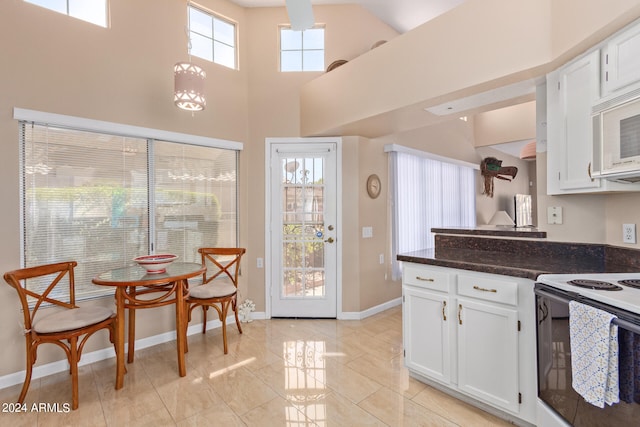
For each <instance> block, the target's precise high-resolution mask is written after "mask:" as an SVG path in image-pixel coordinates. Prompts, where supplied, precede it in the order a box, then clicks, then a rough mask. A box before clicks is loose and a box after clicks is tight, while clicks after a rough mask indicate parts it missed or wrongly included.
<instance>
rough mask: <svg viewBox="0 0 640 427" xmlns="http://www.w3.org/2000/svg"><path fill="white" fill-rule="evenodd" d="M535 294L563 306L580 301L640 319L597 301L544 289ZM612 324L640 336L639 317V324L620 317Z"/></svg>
mask: <svg viewBox="0 0 640 427" xmlns="http://www.w3.org/2000/svg"><path fill="white" fill-rule="evenodd" d="M534 293H535V294H536V295H539V296H541V297H545V298H549V299H550V300H552V301H556V302H559V303H561V304H566V305H569V301H578V302H579V303H581V304H586V305H590V306H592V307H595V308H599V309H600V310H603V311H606V312H608V313H611V314H614V315H616V316H618V315H627V316H635V317H638V316H637V315H635V314H634V313H628V312H627V313H623V311H624V310H622V309H619V310H611V309H607V308H606V307H605V306H604V304H600V303H598V302H597V301H593V300H588V301H586V300H585V299H578V298H571V297H569V296H564V297H563V296H561V295H557V294H554V293H552V292H549V291H545V290H544V289H535V290H534ZM611 323H612V324H614V325H618V326H620V327H621V328H622V329H626V330H627V331H631V332H633V333H636V334H640V317H638V322H637V323H634V322H630V321H628V320H625V319H622V318H620V317H614V318H613V319H612V320H611Z"/></svg>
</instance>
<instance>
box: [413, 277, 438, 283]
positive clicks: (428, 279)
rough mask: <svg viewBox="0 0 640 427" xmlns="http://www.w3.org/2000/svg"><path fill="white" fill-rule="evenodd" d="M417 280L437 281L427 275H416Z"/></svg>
mask: <svg viewBox="0 0 640 427" xmlns="http://www.w3.org/2000/svg"><path fill="white" fill-rule="evenodd" d="M416 279H417V280H422V281H423V282H435V280H433V279H430V278H425V277H420V276H416Z"/></svg>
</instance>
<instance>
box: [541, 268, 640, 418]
mask: <svg viewBox="0 0 640 427" xmlns="http://www.w3.org/2000/svg"><path fill="white" fill-rule="evenodd" d="M627 281H628V282H627ZM576 283H577V284H576ZM534 292H535V294H536V311H537V313H536V320H537V322H536V335H537V352H538V366H537V368H538V405H537V406H538V411H537V416H538V420H537V425H539V426H545V427H551V426H553V427H567V426H576V427H587V426H589V427H593V426H601V427H610V426H614V425H616V426H617V425H620V426H622V425H636V424H637V423H638V420H640V387H639V390H638V393H637V397H629V396H633V393H632V394H629V393H628V389H627V388H625V387H623V386H622V380H621V382H620V399H621V401H620V403H616V404H613V405H611V406H609V405H605V407H604V408H598V407H596V406H593V405H591V404H589V403H586V402H585V401H584V399H583V398H582V396H580V395H579V394H578V393H577V392H575V391H574V390H573V387H572V385H571V383H572V372H571V371H572V365H571V340H570V336H569V335H570V334H569V309H568V307H569V302H570V301H572V300H574V301H578V302H580V303H582V304H587V305H591V306H593V307H596V308H599V309H600V310H604V311H606V312H609V313H612V314H614V315H615V316H616V318H615V319H614V320H613V323H614V324H616V325H618V333H619V335H618V336H619V338H620V340H622V337H623V336H625V338H624V339H625V341H624V343H623V341H619V346H620V354H621V355H622V353H623V348H624V347H625V346H626V348H631V346H637V347H638V355H639V357H638V360H637V361H635V359H634V360H632V362H633V363H636V362H637V363H638V366H640V273H598V274H543V275H540V276H539V277H538V279H537V281H536V285H535V290H534ZM636 336H637V341H632V342H636V344H629V340H628V339H629V337H632V338H633V339H634V340H635V339H636ZM625 354H627V355H628V354H629V352H626V353H625ZM620 357H621V358H620V366H621V369H622V366H623V365H624V364H625V363H627V364H626V365H625V366H627V367H628V366H629V364H628V363H629V362H628V360H626V359H625V363H623V361H622V360H623V359H622V356H620ZM625 357H629V356H625ZM632 373H633V372H632ZM625 374H627V375H628V374H629V371H625ZM635 376H636V378H637V381H638V384H640V370H639V371H638V372H637V373H636V374H635ZM620 377H621V378H622V377H623V372H622V370H621V371H620ZM623 388H624V389H625V391H624V392H623ZM623 396H627V397H625V398H623Z"/></svg>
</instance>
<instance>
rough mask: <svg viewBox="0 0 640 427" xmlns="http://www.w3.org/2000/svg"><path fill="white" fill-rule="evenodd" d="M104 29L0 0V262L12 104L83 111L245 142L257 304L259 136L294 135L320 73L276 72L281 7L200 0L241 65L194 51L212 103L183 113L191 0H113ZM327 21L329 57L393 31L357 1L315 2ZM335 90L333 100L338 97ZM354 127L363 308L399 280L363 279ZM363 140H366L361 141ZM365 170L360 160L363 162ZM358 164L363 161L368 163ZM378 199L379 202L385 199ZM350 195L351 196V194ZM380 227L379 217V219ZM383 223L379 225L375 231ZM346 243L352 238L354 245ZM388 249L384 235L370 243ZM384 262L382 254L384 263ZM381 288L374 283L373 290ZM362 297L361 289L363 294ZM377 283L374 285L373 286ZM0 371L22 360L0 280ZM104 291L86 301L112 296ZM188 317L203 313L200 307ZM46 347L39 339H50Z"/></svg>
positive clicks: (354, 261)
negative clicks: (230, 40) (178, 83)
mask: <svg viewBox="0 0 640 427" xmlns="http://www.w3.org/2000/svg"><path fill="white" fill-rule="evenodd" d="M110 4H111V11H110V13H111V27H110V28H108V29H104V28H100V27H96V26H94V25H92V24H88V23H86V22H83V21H80V20H76V19H73V18H69V17H66V16H64V15H60V14H57V13H54V12H51V11H48V10H45V9H43V8H40V7H37V6H33V5H30V4H27V3H24V2H23V1H21V0H11V1H7V2H2V5H1V6H0V35H1V36H2V37H0V51H1V52H2V53H3V61H2V64H3V65H2V67H0V79H1V80H0V81H2V82H4V83H2V84H1V85H2V86H1V89H0V93H1V94H2V96H0V144H2V153H3V156H2V158H1V159H0V165H1V166H2V167H1V168H0V177H1V178H2V182H3V185H2V186H1V187H0V188H1V191H2V194H1V195H2V198H3V201H4V202H5V206H8V208H6V209H4V210H3V211H2V213H0V216H1V219H2V221H0V237H2V242H3V245H2V249H0V251H1V252H0V255H1V257H0V271H8V270H11V269H14V268H18V267H19V266H20V241H19V227H20V222H19V206H20V200H19V191H18V188H19V186H18V176H19V170H18V126H17V123H16V121H15V120H13V118H12V110H13V108H14V107H20V108H26V109H33V110H40V111H45V112H50V113H57V114H65V115H70V116H78V117H85V118H89V119H97V120H102V121H109V122H115V123H122V124H128V125H134V126H142V127H148V128H155V129H161V130H167V131H174V132H183V133H188V134H194V135H203V136H208V137H215V138H222V139H229V140H235V141H240V142H243V143H244V151H242V153H241V155H240V178H239V179H240V224H241V227H240V244H241V245H243V246H245V247H247V249H248V251H247V255H246V258H245V261H243V275H242V278H241V284H240V299H244V298H247V297H249V298H252V299H254V300H255V301H256V303H257V310H258V311H263V310H264V308H265V305H264V294H265V292H264V286H265V278H264V270H261V269H257V268H256V267H255V265H256V258H257V257H265V256H266V255H267V254H265V250H264V233H265V229H264V206H265V204H264V179H265V176H264V162H265V157H264V138H265V137H277V136H298V135H299V133H300V131H299V128H300V124H299V117H300V112H299V88H300V86H302V85H303V84H304V83H306V82H308V81H309V80H311V79H313V78H316V77H318V76H319V75H320V74H322V73H286V74H284V73H279V72H278V31H277V29H278V24H285V23H287V22H288V17H287V15H286V12H285V9H284V8H264V9H244V8H241V7H238V6H236V5H234V4H232V3H230V2H228V1H226V0H201V1H199V2H198V4H200V5H202V6H204V7H206V8H210V9H211V10H214V11H216V12H218V13H220V14H222V15H224V16H226V17H228V18H230V19H232V20H234V21H236V22H237V23H238V33H239V41H238V46H239V52H240V58H239V64H240V69H239V70H230V69H227V68H225V67H222V66H218V65H215V64H211V63H208V62H206V61H204V60H200V59H198V58H193V62H195V63H197V64H198V65H200V66H202V67H203V68H204V69H205V71H206V72H207V80H206V93H207V100H208V105H207V109H206V110H205V111H203V112H199V113H196V114H193V115H192V114H190V113H187V112H184V111H181V110H178V109H177V108H176V107H174V105H173V64H174V63H175V62H177V61H181V60H185V59H187V58H188V55H187V51H186V46H187V38H186V35H185V24H186V10H185V6H186V1H181V0H136V1H112V2H110ZM314 13H315V16H316V20H317V21H318V22H321V23H324V24H325V25H326V28H327V38H326V52H327V56H326V63H327V64H329V63H330V62H332V61H333V60H335V59H352V58H354V57H356V56H358V55H360V54H362V53H364V52H367V51H368V50H369V48H370V46H371V45H372V44H373V43H374V42H376V41H378V40H381V39H386V40H389V39H392V38H393V37H395V36H396V35H397V33H396V32H395V31H394V30H392V29H391V28H390V27H388V26H387V25H385V24H382V23H381V22H380V21H378V20H377V19H375V18H374V17H372V15H370V14H369V13H368V12H366V11H364V9H362V8H361V7H359V6H353V5H344V6H319V7H314ZM336 102H340V100H337V101H336ZM361 146H362V144H361V143H360V140H359V138H351V139H350V140H349V138H347V142H345V158H346V159H347V160H348V161H347V162H345V174H344V180H345V187H344V189H343V198H344V200H345V208H349V209H348V210H347V209H345V211H346V212H347V213H348V214H347V215H345V219H344V224H345V230H343V233H344V235H345V236H349V239H348V242H347V241H345V260H344V262H343V263H344V265H345V266H346V268H345V269H344V272H343V282H344V293H343V296H342V297H343V310H345V311H356V312H358V311H361V310H364V309H366V308H369V307H371V306H373V305H377V304H380V303H382V302H386V301H388V300H390V299H392V298H393V297H397V296H399V286H395V288H394V287H390V288H389V289H392V291H389V290H388V289H386V288H385V287H384V276H383V275H382V276H380V275H377V274H376V277H375V278H374V279H372V278H371V277H370V276H367V279H368V282H367V284H366V286H365V287H361V286H360V277H359V275H360V272H359V264H360V256H359V254H358V251H359V246H360V244H361V243H360V240H359V239H357V238H356V236H358V230H359V227H360V225H361V224H360V222H361V221H360V218H359V217H358V214H357V212H358V209H359V200H358V198H356V197H354V194H355V192H361V191H362V190H361V189H362V186H361V181H362V179H363V178H362V175H361V174H359V173H358V168H357V167H356V168H355V169H354V170H353V169H352V168H351V167H352V166H353V165H357V164H358V163H359V160H358V156H359V151H358V150H359V149H360V147H361ZM364 151H366V150H364ZM365 172H366V171H365ZM363 173H364V172H363ZM383 200H384V199H380V203H384V201H383ZM354 202H355V205H353V203H354ZM378 227H379V228H380V229H381V230H384V226H383V225H380V226H376V228H378ZM380 235H381V236H382V235H384V232H381V233H380ZM351 244H353V246H350V245H351ZM377 245H378V246H379V247H380V249H376V251H378V250H383V249H382V247H384V245H385V243H384V242H382V243H377ZM383 267H384V266H383ZM378 291H380V294H379V295H375V294H376V293H377V292H378ZM362 293H364V294H365V297H364V298H362V300H361V294H362ZM371 294H374V295H371ZM0 301H1V302H0V322H1V323H2V324H3V325H6V327H5V328H3V329H2V331H0V343H2V346H1V348H0V361H2V363H1V364H0V365H1V367H0V376H2V375H6V374H8V373H13V372H17V371H20V370H22V369H24V355H23V347H24V343H23V338H22V335H21V328H20V326H19V324H18V322H19V318H20V317H19V316H20V313H19V311H18V309H17V297H16V296H15V295H14V291H13V290H12V289H11V288H9V287H8V286H0ZM112 303H113V302H112V300H111V299H109V298H106V299H102V300H99V301H95V302H92V304H99V305H112ZM196 316H197V317H196V319H195V321H196V322H198V321H200V317H199V314H196ZM138 319H139V320H138V322H137V331H136V337H137V338H138V339H140V338H145V337H149V336H153V335H156V334H160V333H164V332H168V331H172V330H174V317H173V311H172V310H171V308H170V307H169V308H163V309H155V310H148V311H142V312H140V313H139V314H138ZM107 345H108V343H107V340H106V338H105V337H101V338H98V339H94V340H91V341H90V342H89V345H88V347H87V349H86V351H91V350H94V349H98V348H104V347H106V346H107ZM45 350H46V349H45ZM62 357H63V356H62V355H61V353H60V352H59V351H56V350H55V349H49V351H44V352H42V353H41V354H40V355H39V359H38V364H44V363H47V362H50V361H53V360H59V359H60V358H62Z"/></svg>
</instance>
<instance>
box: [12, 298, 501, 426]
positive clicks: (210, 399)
mask: <svg viewBox="0 0 640 427" xmlns="http://www.w3.org/2000/svg"><path fill="white" fill-rule="evenodd" d="M401 316H402V313H401V308H400V307H395V308H392V309H390V310H387V311H385V312H383V313H379V314H377V315H375V316H371V317H369V318H367V319H364V320H361V321H355V320H354V321H336V320H306V319H303V320H296V319H274V320H268V321H267V320H260V321H254V322H251V323H245V324H243V329H244V333H243V334H242V335H240V334H238V331H237V329H236V328H235V325H230V327H229V328H228V335H229V353H228V354H227V355H224V354H223V351H222V336H221V331H220V330H211V331H208V332H207V334H206V335H202V334H197V335H192V336H190V337H189V353H188V354H187V376H186V377H184V378H180V377H178V373H177V363H176V355H175V343H174V342H170V343H165V344H162V345H158V346H155V347H152V348H148V349H143V350H140V351H138V352H136V360H135V362H134V363H133V364H130V365H127V369H128V373H127V374H126V376H125V384H124V387H123V388H122V389H121V390H118V391H116V390H114V381H115V361H114V360H113V359H111V360H105V361H102V362H98V363H94V364H92V365H88V366H83V367H82V368H80V407H79V409H78V410H76V411H71V412H68V413H56V412H40V413H38V412H29V413H22V414H8V413H0V425H2V426H5V425H7V426H12V427H18V426H46V427H52V426H63V425H65V426H92V427H93V426H147V425H148V426H180V427H182V426H185V427H186V426H225V427H226V426H260V427H265V426H288V427H301V426H341V427H342V426H473V427H476V426H492V427H493V426H508V425H511V424H509V423H507V422H505V421H503V420H500V419H498V418H496V417H494V416H493V415H490V414H488V413H486V412H483V411H481V410H479V409H476V408H474V407H473V406H470V405H468V404H466V403H463V402H461V401H459V400H457V399H454V398H452V397H449V396H448V395H446V394H444V393H442V392H439V391H437V390H435V389H433V388H432V387H429V386H427V385H425V384H423V383H421V382H419V381H416V380H414V379H412V378H410V377H409V375H408V373H407V370H406V369H405V368H404V367H403V357H402V320H401ZM19 391H20V386H14V387H10V388H7V389H4V390H0V401H1V402H3V403H4V402H12V401H13V400H14V399H15V398H16V397H17V395H18V394H19ZM70 398H71V381H70V378H69V376H68V374H66V373H60V374H56V375H52V376H49V377H46V378H42V379H39V380H34V381H33V383H32V384H31V388H30V390H29V393H28V395H27V402H26V403H27V407H28V408H30V407H31V405H32V404H33V403H34V402H35V403H42V402H46V403H60V404H62V403H66V402H69V401H70Z"/></svg>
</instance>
